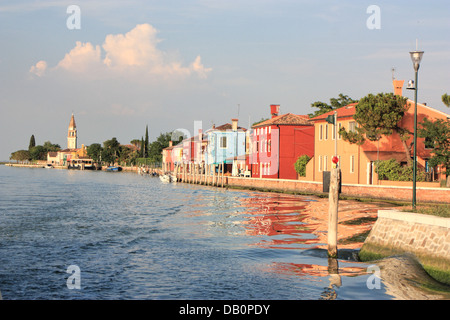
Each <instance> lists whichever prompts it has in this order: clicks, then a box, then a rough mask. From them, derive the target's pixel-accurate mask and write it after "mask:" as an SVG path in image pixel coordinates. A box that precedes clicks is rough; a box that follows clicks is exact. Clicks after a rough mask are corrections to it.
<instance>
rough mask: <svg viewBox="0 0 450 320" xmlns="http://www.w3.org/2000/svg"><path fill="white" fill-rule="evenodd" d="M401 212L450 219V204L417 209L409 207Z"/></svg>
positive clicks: (423, 206)
mask: <svg viewBox="0 0 450 320" xmlns="http://www.w3.org/2000/svg"><path fill="white" fill-rule="evenodd" d="M401 211H404V212H414V213H421V214H428V215H433V216H438V217H444V218H450V204H432V205H421V206H417V207H416V208H415V209H413V208H411V207H409V208H404V209H402V210H401Z"/></svg>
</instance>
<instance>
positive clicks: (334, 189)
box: [328, 168, 340, 258]
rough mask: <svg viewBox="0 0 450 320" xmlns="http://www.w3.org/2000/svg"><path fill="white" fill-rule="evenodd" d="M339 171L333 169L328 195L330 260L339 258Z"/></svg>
mask: <svg viewBox="0 0 450 320" xmlns="http://www.w3.org/2000/svg"><path fill="white" fill-rule="evenodd" d="M339 171H340V170H339V168H332V169H331V175H330V190H329V195H328V200H329V208H328V256H329V257H330V258H337V228H338V203H339V179H340V175H339Z"/></svg>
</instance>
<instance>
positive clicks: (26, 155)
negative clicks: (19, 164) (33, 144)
mask: <svg viewBox="0 0 450 320" xmlns="http://www.w3.org/2000/svg"><path fill="white" fill-rule="evenodd" d="M9 159H10V160H16V161H26V160H31V157H30V152H29V151H28V150H17V151H15V152H13V153H11V156H10V157H9Z"/></svg>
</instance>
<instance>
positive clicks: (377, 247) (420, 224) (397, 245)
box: [361, 210, 450, 271]
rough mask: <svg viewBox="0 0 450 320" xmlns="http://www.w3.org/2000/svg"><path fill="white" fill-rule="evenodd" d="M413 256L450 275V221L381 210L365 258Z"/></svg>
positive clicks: (367, 245)
mask: <svg viewBox="0 0 450 320" xmlns="http://www.w3.org/2000/svg"><path fill="white" fill-rule="evenodd" d="M405 252H406V253H412V254H414V255H416V257H417V258H418V259H419V261H421V262H422V263H423V264H425V265H434V266H436V267H439V268H440V269H443V270H447V271H450V219H449V218H444V217H437V216H432V215H425V214H417V213H410V212H401V211H397V210H379V211H378V219H377V221H376V222H375V224H374V225H373V227H372V230H371V231H370V233H369V235H368V236H367V238H366V240H365V242H364V245H363V246H362V248H361V255H365V254H375V255H381V256H385V255H392V254H396V253H405Z"/></svg>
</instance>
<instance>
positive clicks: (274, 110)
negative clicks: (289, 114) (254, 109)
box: [270, 104, 280, 118]
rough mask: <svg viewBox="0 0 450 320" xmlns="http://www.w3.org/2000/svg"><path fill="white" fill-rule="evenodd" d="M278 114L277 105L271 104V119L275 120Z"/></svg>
mask: <svg viewBox="0 0 450 320" xmlns="http://www.w3.org/2000/svg"><path fill="white" fill-rule="evenodd" d="M279 112H280V105H279V104H271V105H270V114H271V115H272V118H275V117H276V116H278V113H279Z"/></svg>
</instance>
